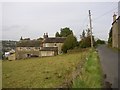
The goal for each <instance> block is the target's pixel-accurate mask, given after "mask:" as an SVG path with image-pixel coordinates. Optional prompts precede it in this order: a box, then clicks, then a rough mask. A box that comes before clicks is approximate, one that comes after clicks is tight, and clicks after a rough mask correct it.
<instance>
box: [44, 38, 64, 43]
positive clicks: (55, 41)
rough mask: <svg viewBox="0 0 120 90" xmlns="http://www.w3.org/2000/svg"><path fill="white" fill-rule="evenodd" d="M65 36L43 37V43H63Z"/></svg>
mask: <svg viewBox="0 0 120 90" xmlns="http://www.w3.org/2000/svg"><path fill="white" fill-rule="evenodd" d="M65 39H66V38H65V37H55V38H45V40H44V42H45V43H64V41H65Z"/></svg>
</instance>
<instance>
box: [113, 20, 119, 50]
mask: <svg viewBox="0 0 120 90" xmlns="http://www.w3.org/2000/svg"><path fill="white" fill-rule="evenodd" d="M118 35H119V34H118V22H115V23H114V24H113V28H112V47H114V48H118Z"/></svg>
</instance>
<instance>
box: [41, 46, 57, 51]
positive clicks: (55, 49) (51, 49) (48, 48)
mask: <svg viewBox="0 0 120 90" xmlns="http://www.w3.org/2000/svg"><path fill="white" fill-rule="evenodd" d="M40 51H58V47H42V48H41V50H40Z"/></svg>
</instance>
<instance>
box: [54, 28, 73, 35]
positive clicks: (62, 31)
mask: <svg viewBox="0 0 120 90" xmlns="http://www.w3.org/2000/svg"><path fill="white" fill-rule="evenodd" d="M70 34H73V32H72V30H70V28H68V27H65V28H61V29H60V34H59V33H58V32H56V34H55V36H56V37H67V36H68V35H70Z"/></svg>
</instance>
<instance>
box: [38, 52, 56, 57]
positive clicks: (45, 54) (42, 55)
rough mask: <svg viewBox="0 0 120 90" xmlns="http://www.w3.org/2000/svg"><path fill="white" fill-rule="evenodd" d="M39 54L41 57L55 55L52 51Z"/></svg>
mask: <svg viewBox="0 0 120 90" xmlns="http://www.w3.org/2000/svg"><path fill="white" fill-rule="evenodd" d="M40 53H41V57H44V56H54V55H55V53H54V51H41V52H40Z"/></svg>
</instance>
